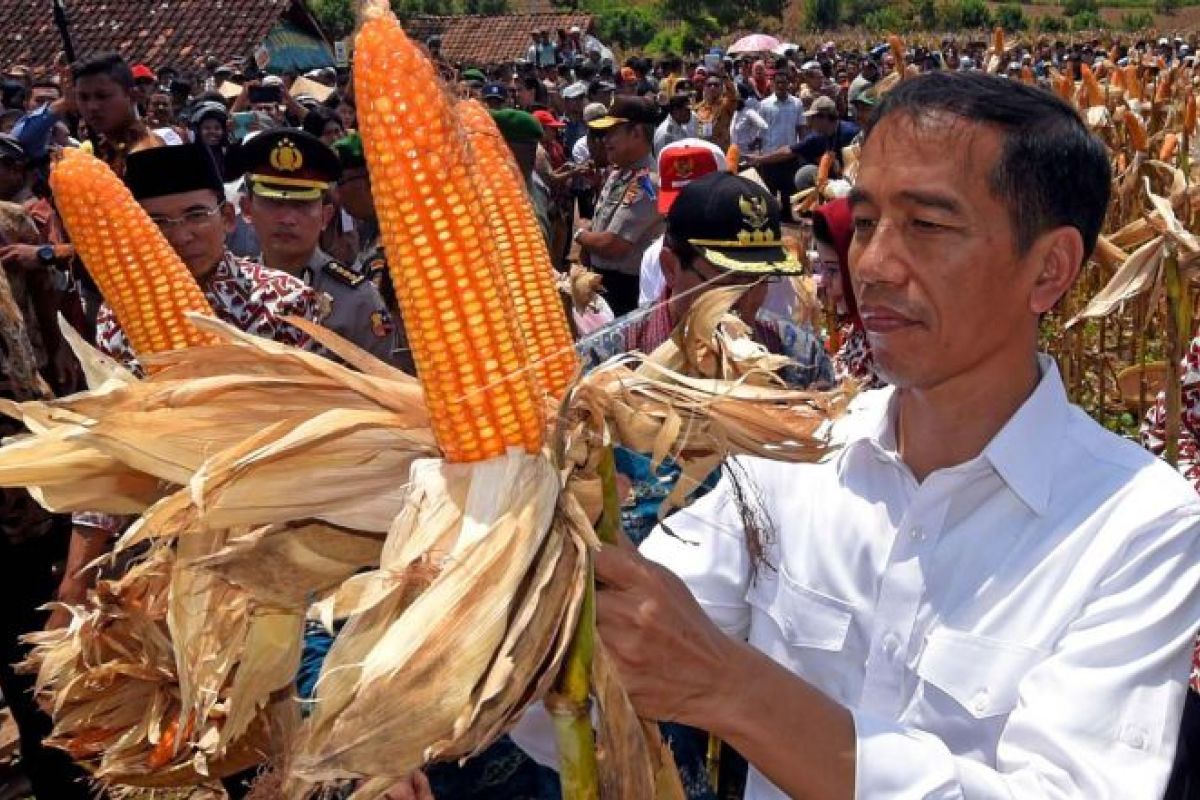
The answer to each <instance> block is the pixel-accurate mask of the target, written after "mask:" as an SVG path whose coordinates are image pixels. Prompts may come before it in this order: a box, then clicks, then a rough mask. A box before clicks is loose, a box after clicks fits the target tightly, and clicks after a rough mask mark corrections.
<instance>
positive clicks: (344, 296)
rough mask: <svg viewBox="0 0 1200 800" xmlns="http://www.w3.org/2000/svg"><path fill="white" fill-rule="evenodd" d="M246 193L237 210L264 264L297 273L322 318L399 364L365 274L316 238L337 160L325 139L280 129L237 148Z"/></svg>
mask: <svg viewBox="0 0 1200 800" xmlns="http://www.w3.org/2000/svg"><path fill="white" fill-rule="evenodd" d="M239 159H240V160H239V164H240V166H241V168H242V170H243V171H244V173H245V180H246V190H247V193H246V195H245V197H244V198H243V201H242V202H243V207H242V213H243V215H244V216H245V217H246V218H247V219H248V220H249V221H250V223H251V225H253V226H254V230H255V233H257V234H258V239H259V241H260V242H261V244H262V262H263V264H265V265H266V266H268V267H271V268H272V269H278V270H282V271H284V272H287V273H290V274H292V275H296V276H297V277H299V278H301V279H302V280H303V281H304V282H305V283H307V284H308V285H309V286H311V287H312V288H313V289H314V290H316V292H317V297H318V300H319V302H320V304H321V324H322V325H324V326H325V327H327V328H329V329H330V330H332V331H334V332H335V333H337V334H339V335H340V336H342V337H343V338H345V339H347V340H349V341H351V342H353V343H354V344H356V345H358V346H359V347H361V348H363V349H364V350H367V351H368V352H370V353H372V354H373V355H375V356H376V357H377V358H379V359H381V360H383V361H386V362H388V363H389V364H392V365H395V366H399V365H400V360H401V353H400V352H399V342H398V340H397V335H396V324H395V322H394V320H393V318H392V315H391V313H390V312H389V311H388V308H387V305H386V304H385V303H384V301H383V297H382V296H381V295H380V293H379V289H378V288H376V286H375V284H374V283H372V282H371V281H370V280H368V277H367V275H366V274H365V273H363V272H359V271H356V270H354V269H352V268H350V267H347V266H346V265H344V264H341V263H339V262H338V261H337V260H336V259H334V258H333V257H332V256H330V255H329V254H328V253H325V252H324V251H323V250H321V248H320V246H319V245H318V240H319V239H320V236H321V231H322V230H324V229H325V226H326V225H327V224H329V221H330V219H331V218H332V217H333V214H334V212H335V210H336V209H335V206H334V204H333V201H332V192H331V190H332V186H333V183H334V182H335V181H337V180H338V178H339V177H340V175H341V171H342V170H341V165H340V164H339V163H338V158H337V156H336V155H335V154H334V152H333V150H331V149H330V148H329V147H328V146H327V145H326V144H325V143H324V142H322V141H321V140H320V139H318V138H316V137H315V136H312V135H310V134H307V133H305V132H303V131H299V130H295V129H290V128H283V129H277V130H273V131H269V132H266V133H262V134H260V135H258V136H256V137H254V138H253V139H251V140H250V141H249V142H248V143H246V145H245V146H244V147H243V148H242V150H241V153H240V155H239Z"/></svg>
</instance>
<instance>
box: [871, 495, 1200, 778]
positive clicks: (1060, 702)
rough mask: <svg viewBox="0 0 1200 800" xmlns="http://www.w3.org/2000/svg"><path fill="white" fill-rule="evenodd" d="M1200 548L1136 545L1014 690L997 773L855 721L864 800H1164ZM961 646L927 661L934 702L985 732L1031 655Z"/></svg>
mask: <svg viewBox="0 0 1200 800" xmlns="http://www.w3.org/2000/svg"><path fill="white" fill-rule="evenodd" d="M1197 541H1198V536H1197V524H1196V522H1195V519H1194V517H1183V518H1179V517H1177V518H1175V519H1174V520H1167V522H1166V523H1159V524H1157V525H1154V526H1153V527H1152V529H1145V530H1142V531H1140V532H1135V533H1134V534H1133V535H1132V536H1130V537H1129V544H1128V548H1127V550H1126V552H1125V556H1124V558H1123V559H1122V563H1120V564H1119V566H1118V567H1117V568H1116V569H1114V570H1112V571H1110V573H1109V574H1108V576H1107V577H1106V578H1105V580H1103V581H1102V582H1101V583H1100V585H1098V586H1096V588H1095V590H1094V592H1093V593H1092V596H1091V599H1090V600H1089V602H1088V603H1087V604H1086V605H1085V607H1084V608H1082V609H1081V612H1080V615H1079V617H1077V618H1076V619H1075V620H1074V621H1073V622H1072V623H1071V624H1070V626H1069V627H1068V629H1067V630H1066V631H1065V632H1064V634H1063V636H1062V638H1061V640H1060V641H1059V642H1058V643H1057V645H1056V646H1055V648H1054V650H1053V651H1052V652H1051V653H1049V654H1048V656H1047V657H1045V658H1043V659H1042V660H1041V661H1040V662H1039V663H1037V664H1036V666H1034V667H1033V669H1031V670H1029V671H1028V673H1026V674H1025V675H1024V677H1023V678H1022V679H1021V680H1020V682H1019V683H1017V684H1015V685H1014V686H1013V687H1012V691H1013V693H1014V697H1013V698H1012V700H1010V701H1009V703H1011V702H1015V706H1013V707H1012V711H1011V713H1010V714H1009V716H1008V718H1007V721H1006V722H1005V724H1004V728H1003V730H1002V731H1001V733H1000V738H999V743H998V745H997V748H996V756H995V760H996V768H995V769H992V768H990V767H989V766H987V765H985V764H983V763H981V762H980V760H979V759H978V757H976V758H970V757H967V756H963V755H955V754H954V753H952V752H951V750H950V749H949V748H948V747H947V745H946V743H944V742H943V741H942V740H941V739H939V738H937V737H936V736H933V735H931V734H929V733H927V732H924V731H921V730H919V729H917V728H915V727H910V726H906V725H903V724H899V723H897V722H895V721H894V720H892V719H882V718H880V717H878V716H875V715H871V714H868V713H863V712H861V711H854V712H853V713H854V725H855V731H856V735H857V740H858V744H857V751H858V755H857V763H856V768H857V774H856V779H855V783H856V786H857V795H858V796H859V797H864V798H868V797H869V798H872V800H877V799H878V800H891V799H892V798H896V800H899V798H911V797H933V798H964V797H968V798H1016V797H1019V798H1083V797H1087V798H1112V799H1113V800H1116V799H1117V798H1133V797H1139V798H1141V797H1144V798H1156V797H1161V796H1162V793H1163V790H1164V788H1165V787H1166V782H1167V777H1168V775H1169V773H1170V770H1171V762H1172V757H1173V755H1174V752H1175V745H1176V738H1177V734H1178V727H1179V717H1180V714H1181V713H1182V709H1183V701H1184V695H1185V692H1186V683H1185V680H1184V677H1185V676H1186V675H1187V673H1188V665H1189V663H1190V659H1191V651H1192V643H1193V640H1194V637H1195V631H1196V620H1197V619H1200V607H1198V606H1200V603H1198V602H1197V592H1196V586H1197V582H1198V581H1200V548H1198V547H1197ZM955 639H957V640H958V641H957V642H956V643H955V646H954V647H953V648H947V651H946V658H940V657H934V658H931V657H930V655H929V653H928V651H927V653H926V656H925V657H924V658H923V659H922V661H923V664H926V662H927V664H926V665H925V666H924V667H923V674H922V675H921V677H922V680H923V681H924V682H925V683H926V684H927V686H926V688H925V692H926V693H930V692H932V693H940V694H938V696H942V697H945V696H947V695H948V696H949V697H947V701H953V702H958V703H960V704H962V705H963V706H964V707H965V708H966V709H967V710H968V711H969V712H970V714H971V715H972V716H974V717H975V718H976V719H977V720H978V724H979V725H980V726H986V725H988V724H989V717H992V718H993V719H1000V718H1001V717H993V715H994V714H996V713H997V712H1002V711H1003V709H1004V708H1005V707H1006V705H1007V703H1006V702H1005V699H1004V698H1003V697H999V696H997V689H996V687H997V685H999V684H1002V683H1003V680H1002V674H1003V673H1004V672H1005V671H1006V670H1007V669H1008V666H1007V665H1006V663H1005V662H1006V661H1008V662H1011V661H1012V660H1013V659H1019V658H1021V657H1022V654H1021V653H1019V652H1017V651H1015V650H1013V649H1012V647H1013V646H1012V645H1007V648H1008V651H1007V652H1006V650H1005V649H1004V648H997V647H996V645H997V644H998V643H996V642H991V641H990V640H988V639H986V638H984V637H981V636H979V635H977V634H971V633H965V632H964V633H956V634H955ZM931 641H932V640H930V642H931ZM926 646H927V648H928V647H929V646H930V644H929V643H927V645H926ZM954 650H957V651H958V652H957V655H958V658H957V659H955V658H953V657H952V656H953V652H952V651H954ZM968 655H970V656H972V657H970V658H963V656H968ZM1133 665H1136V667H1134V666H1133ZM992 677H994V678H996V683H992V682H991V679H992ZM989 691H990V692H991V693H990V694H989ZM999 693H1000V694H1003V693H1004V690H1003V687H1002V686H1001V688H1000V689H999ZM1114 721H1115V722H1116V724H1113V722H1114Z"/></svg>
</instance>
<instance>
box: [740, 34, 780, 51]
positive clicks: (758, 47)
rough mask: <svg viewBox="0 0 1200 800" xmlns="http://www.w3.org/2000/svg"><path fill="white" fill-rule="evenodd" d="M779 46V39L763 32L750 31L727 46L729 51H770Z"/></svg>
mask: <svg viewBox="0 0 1200 800" xmlns="http://www.w3.org/2000/svg"><path fill="white" fill-rule="evenodd" d="M776 47H779V40H778V39H776V38H775V37H774V36H768V35H767V34H765V33H752V34H750V35H749V36H743V37H742V38H740V39H738V40H737V41H736V42H734V43H733V45H732V46H731V47H730V48H729V50H728V52H729V53H770V52H771V51H773V50H774V49H775V48H776Z"/></svg>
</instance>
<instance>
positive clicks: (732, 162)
mask: <svg viewBox="0 0 1200 800" xmlns="http://www.w3.org/2000/svg"><path fill="white" fill-rule="evenodd" d="M741 160H742V149H741V148H740V147H738V146H737V145H736V144H731V145H729V149H728V150H726V151H725V165H726V166H727V167H728V168H729V171H730V172H732V173H733V174H734V175H737V171H738V163H740V162H741Z"/></svg>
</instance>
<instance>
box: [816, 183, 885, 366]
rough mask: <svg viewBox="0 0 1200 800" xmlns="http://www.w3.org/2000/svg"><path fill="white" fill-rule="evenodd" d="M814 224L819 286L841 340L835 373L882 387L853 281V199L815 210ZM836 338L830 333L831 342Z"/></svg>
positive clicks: (832, 323) (840, 199) (829, 204)
mask: <svg viewBox="0 0 1200 800" xmlns="http://www.w3.org/2000/svg"><path fill="white" fill-rule="evenodd" d="M812 227H813V241H814V244H815V246H816V251H817V261H816V263H814V264H813V272H814V273H815V274H816V275H817V277H818V278H820V281H819V282H818V285H819V286H820V289H821V292H822V294H823V295H824V297H825V299H826V300H827V303H828V305H829V306H830V307H832V310H833V316H834V318H835V319H834V320H832V321H831V327H832V326H833V325H837V326H838V328H839V331H838V337H837V338H838V339H839V340H840V341H841V346H840V347H839V348H838V351H837V353H835V354H834V356H833V369H834V375H835V376H836V377H837V379H838V380H839V381H840V380H844V379H846V378H854V379H855V380H858V381H861V382H863V384H864V388H866V389H878V388H880V387H882V386H884V385H886V384H885V383H884V381H883V380H882V379H881V378H880V377H879V376H878V375H876V374H875V359H874V357H873V356H872V355H871V345H870V344H869V343H868V342H867V333H866V329H865V328H864V327H863V323H862V319H861V318H860V317H859V315H858V303H857V302H856V301H855V299H854V288H853V286H852V285H851V283H850V273H849V269H848V264H849V255H848V254H849V252H850V240H851V239H853V238H854V218H853V217H852V216H851V214H850V201H849V199H847V198H844V197H843V198H839V199H837V200H834V201H833V202H830V203H826V204H825V205H823V206H818V207H817V208H815V209H813V212H812ZM833 338H834V337H832V336H830V340H831V341H832V340H833Z"/></svg>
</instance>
